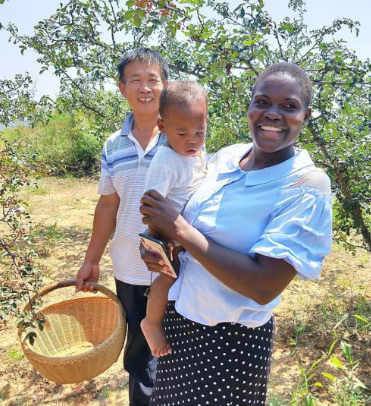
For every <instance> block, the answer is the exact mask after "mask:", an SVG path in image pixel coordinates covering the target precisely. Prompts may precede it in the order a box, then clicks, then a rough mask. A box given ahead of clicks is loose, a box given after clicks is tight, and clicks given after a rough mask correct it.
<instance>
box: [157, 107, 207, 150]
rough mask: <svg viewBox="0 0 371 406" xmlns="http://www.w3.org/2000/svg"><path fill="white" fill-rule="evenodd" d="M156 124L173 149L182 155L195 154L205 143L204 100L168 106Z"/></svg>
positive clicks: (205, 114)
mask: <svg viewBox="0 0 371 406" xmlns="http://www.w3.org/2000/svg"><path fill="white" fill-rule="evenodd" d="M158 126H159V128H160V130H161V132H162V133H163V134H165V135H166V136H167V141H168V143H169V145H170V147H171V148H172V149H173V150H174V151H176V152H177V153H178V154H180V155H183V156H197V155H198V154H199V151H200V150H201V148H202V146H203V145H204V143H205V136H206V130H207V105H206V100H200V101H196V102H193V103H185V104H178V105H173V106H168V107H167V108H166V110H165V114H164V117H163V118H161V119H159V120H158Z"/></svg>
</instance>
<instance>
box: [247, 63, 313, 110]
mask: <svg viewBox="0 0 371 406" xmlns="http://www.w3.org/2000/svg"><path fill="white" fill-rule="evenodd" d="M273 75H288V76H291V77H292V78H293V79H295V80H296V81H297V82H298V83H299V84H300V86H301V88H302V90H303V96H304V103H305V108H308V107H309V105H310V101H311V98H312V84H311V81H310V79H309V76H308V74H307V72H305V70H304V69H302V68H301V67H300V66H299V65H296V64H294V63H291V62H279V63H275V64H273V65H271V66H268V68H266V69H265V70H264V71H263V72H262V73H261V74H260V75H259V76H258V78H257V79H256V81H255V83H254V86H253V89H252V94H253V95H254V93H255V89H256V87H257V85H258V84H259V83H260V82H261V81H262V80H264V79H265V78H267V77H268V76H273Z"/></svg>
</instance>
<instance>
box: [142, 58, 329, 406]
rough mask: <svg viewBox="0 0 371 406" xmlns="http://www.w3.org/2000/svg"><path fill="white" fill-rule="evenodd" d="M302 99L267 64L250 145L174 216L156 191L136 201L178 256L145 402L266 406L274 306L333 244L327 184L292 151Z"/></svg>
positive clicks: (282, 70) (292, 81)
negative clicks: (165, 352) (165, 348)
mask: <svg viewBox="0 0 371 406" xmlns="http://www.w3.org/2000/svg"><path fill="white" fill-rule="evenodd" d="M310 98H311V84H310V80H309V78H308V76H307V74H306V73H305V72H304V71H303V70H302V69H301V68H300V67H298V66H296V65H294V64H290V63H280V64H275V65H272V66H270V67H269V68H267V69H266V70H265V71H264V72H263V73H262V74H261V75H260V76H259V77H258V79H257V81H256V83H255V85H254V87H253V95H252V102H251V105H250V106H249V110H248V119H249V128H250V132H251V135H252V138H253V143H252V144H238V145H234V146H231V147H227V148H224V149H222V150H221V151H219V152H218V153H217V154H216V155H215V156H214V157H213V158H212V159H211V161H210V162H209V169H208V174H207V176H206V179H205V181H204V182H203V184H202V185H201V187H200V188H199V189H198V191H197V192H196V193H195V195H194V196H193V197H192V198H191V200H190V201H189V203H188V205H187V207H186V209H185V211H184V214H183V217H182V216H180V215H179V214H178V213H176V211H175V210H173V209H172V207H171V205H169V204H168V202H167V201H166V199H163V198H162V197H161V196H160V195H159V194H157V193H156V192H154V191H150V192H148V193H147V194H146V195H145V196H144V197H143V199H142V206H141V209H140V210H141V213H142V215H143V223H144V224H147V225H149V226H150V227H152V228H154V229H156V230H158V231H159V232H160V233H161V234H163V235H166V236H167V237H168V238H169V239H172V240H176V241H178V242H179V243H180V244H181V245H182V246H183V247H184V249H185V252H183V253H181V254H180V262H181V268H180V276H179V278H178V280H177V281H176V283H175V284H174V285H173V287H172V289H171V291H170V293H169V300H170V302H169V307H168V311H167V316H166V320H165V329H166V333H167V337H168V339H169V341H170V343H171V346H172V348H173V353H172V354H171V355H169V356H166V357H164V358H163V359H161V360H160V361H159V365H158V370H157V377H156V384H155V389H154V392H153V394H152V398H151V405H153V406H154V405H156V406H160V405H188V406H191V405H192V406H196V405H200V406H205V405H209V404H210V405H214V406H217V405H221V406H227V405H230V406H232V405H233V406H240V405H241V406H242V405H251V404H260V405H264V404H265V401H266V392H267V383H268V376H269V369H270V361H271V351H272V343H273V335H274V317H273V309H274V308H275V307H276V306H277V305H278V303H279V301H280V294H281V292H282V291H283V290H284V289H285V288H286V286H287V285H288V284H289V283H290V281H291V280H292V279H293V278H294V277H295V276H296V275H297V276H299V277H300V278H302V279H305V280H306V279H311V278H318V277H319V273H320V270H321V266H322V262H323V259H324V257H325V256H326V255H327V254H328V253H329V252H330V246H331V200H332V199H331V192H330V185H329V180H328V177H327V176H326V174H325V173H324V172H323V171H322V170H320V169H318V168H316V167H315V165H314V163H313V162H312V160H311V158H310V157H309V155H308V153H307V152H306V151H301V150H298V149H296V148H294V146H293V144H294V143H295V141H296V139H297V137H298V136H299V133H300V130H301V127H302V125H303V124H304V123H306V122H307V121H308V119H309V117H310V114H311V109H310V108H309V104H310ZM142 258H143V260H144V261H145V262H146V263H147V267H148V269H149V270H151V271H160V270H161V268H163V267H164V265H163V263H162V262H161V260H159V259H158V258H154V257H151V256H150V255H147V254H146V253H142Z"/></svg>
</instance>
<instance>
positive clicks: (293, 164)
mask: <svg viewBox="0 0 371 406" xmlns="http://www.w3.org/2000/svg"><path fill="white" fill-rule="evenodd" d="M308 166H314V163H313V161H312V159H311V157H310V156H309V153H308V151H305V150H300V149H297V148H295V155H294V156H293V157H291V158H290V159H287V160H286V161H283V162H281V163H280V164H277V165H274V166H270V167H268V168H264V169H260V170H258V171H249V172H246V177H245V186H254V185H261V184H264V183H270V182H274V181H276V180H279V179H282V178H285V177H287V176H290V175H292V174H293V173H295V172H298V171H300V170H301V169H303V168H305V167H308Z"/></svg>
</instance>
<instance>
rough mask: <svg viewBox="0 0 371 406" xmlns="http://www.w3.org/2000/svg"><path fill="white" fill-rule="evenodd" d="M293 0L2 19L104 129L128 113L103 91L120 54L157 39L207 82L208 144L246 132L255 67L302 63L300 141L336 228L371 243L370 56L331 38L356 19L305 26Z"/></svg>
mask: <svg viewBox="0 0 371 406" xmlns="http://www.w3.org/2000/svg"><path fill="white" fill-rule="evenodd" d="M289 7H291V8H292V10H293V11H294V12H295V15H294V17H293V18H289V17H286V18H284V19H283V20H282V21H274V20H273V19H272V17H271V16H270V15H269V14H268V13H267V11H266V10H265V6H264V2H263V1H261V0H259V1H257V0H254V1H253V0H245V1H243V2H241V4H239V5H238V6H237V7H235V8H234V9H232V8H231V7H230V6H229V4H228V2H220V1H217V0H182V1H181V2H177V1H173V2H170V1H166V0H158V1H148V0H140V1H139V0H135V1H127V2H126V3H122V2H120V1H118V0H102V1H99V2H98V1H91V2H88V3H87V2H85V1H82V0H73V1H72V0H71V1H69V2H68V3H67V4H65V5H61V6H60V7H59V8H58V9H57V10H56V12H55V13H54V15H52V16H51V17H50V18H49V19H47V20H43V21H41V22H39V24H37V25H36V27H35V33H34V35H32V36H25V35H21V34H20V33H19V31H18V29H17V27H15V26H14V25H13V24H10V25H9V26H8V27H6V28H5V29H6V30H7V31H8V32H9V34H10V37H11V39H12V40H13V41H14V42H16V43H18V45H19V47H20V48H21V50H24V49H27V48H31V49H34V50H35V51H36V52H37V53H38V55H39V58H38V60H39V62H40V63H41V65H42V70H45V69H54V72H55V74H56V75H58V76H59V77H60V78H61V83H62V94H63V99H67V101H68V102H67V104H70V105H71V106H72V109H77V110H78V109H81V108H82V109H84V110H85V111H90V112H91V114H92V115H93V116H94V117H95V120H96V123H97V126H98V127H99V128H100V129H102V131H100V133H101V134H103V133H105V130H106V129H107V130H108V127H109V128H110V129H113V128H114V127H115V126H114V123H117V122H118V121H120V120H121V119H122V117H123V114H122V113H123V111H124V108H123V105H122V103H120V101H119V95H118V93H116V95H115V97H110V98H106V99H104V98H103V100H102V91H103V89H104V86H105V85H107V83H111V85H116V80H117V79H116V73H115V70H116V64H117V62H118V60H119V59H120V58H121V56H122V54H123V53H124V52H126V51H127V50H130V49H132V48H133V47H137V46H139V45H151V44H153V43H154V40H155V41H156V43H157V44H158V46H157V47H154V48H157V49H159V51H160V52H161V53H162V54H163V55H164V56H165V57H166V58H167V59H168V61H169V62H170V67H171V70H172V77H173V78H182V77H193V78H196V79H197V80H198V81H199V82H200V83H202V84H203V85H204V86H205V87H206V88H207V89H208V94H209V106H210V131H209V133H210V136H209V139H208V141H207V143H208V149H209V151H211V152H212V151H214V150H217V149H219V148H220V147H222V146H225V145H228V144H231V143H234V142H240V141H244V142H245V141H246V140H248V139H249V133H248V127H247V121H246V120H247V118H246V111H247V105H248V103H249V100H250V96H251V87H252V84H253V82H254V80H255V79H256V77H257V75H258V74H259V72H261V71H262V70H263V69H264V68H265V67H266V66H268V65H270V64H272V63H274V62H277V61H292V62H295V63H297V64H299V65H300V66H302V67H303V68H305V69H306V70H307V71H308V72H309V74H310V75H311V78H312V81H313V85H314V95H313V102H312V106H313V112H314V115H313V116H314V118H313V119H312V121H311V122H310V124H309V126H308V127H307V128H306V129H305V130H304V131H303V136H302V138H301V140H300V144H301V145H302V146H304V147H305V148H307V149H309V150H310V152H311V154H312V156H313V157H314V159H315V161H316V163H317V164H318V165H319V166H322V167H324V168H326V170H327V172H328V173H329V175H330V176H331V178H332V181H333V187H334V192H335V194H336V198H337V202H338V203H337V204H338V207H337V213H338V214H339V217H340V220H339V221H336V222H335V226H336V233H335V236H336V238H337V239H340V240H341V241H343V242H344V243H348V236H349V235H351V234H352V232H353V230H355V232H356V233H358V234H360V235H361V237H362V241H361V244H362V245H363V246H364V247H365V248H367V249H368V250H371V232H370V222H369V221H368V220H367V219H368V218H369V216H370V215H371V213H370V204H371V183H370V173H371V168H370V162H371V154H370V149H371V143H370V127H369V123H370V119H371V107H370V105H371V100H370V96H369V95H370V92H371V79H370V77H371V75H370V71H371V67H370V66H371V65H370V61H369V60H366V61H361V60H359V59H358V58H357V56H356V55H355V53H354V52H353V51H351V50H349V49H348V47H347V44H346V43H345V42H344V41H342V40H338V39H335V38H334V35H335V34H337V33H339V32H340V31H341V30H342V29H343V28H346V29H350V30H351V31H352V32H355V34H356V35H357V34H358V30H359V24H358V23H356V22H354V21H352V20H350V19H347V18H342V19H338V20H335V21H334V22H333V23H332V24H331V25H329V26H325V27H322V28H320V29H317V30H313V31H309V30H308V28H307V26H306V25H305V13H306V10H305V2H304V1H303V0H291V1H289ZM210 12H212V15H213V17H212V18H210V17H209V15H210ZM105 33H108V35H107V34H105ZM155 36H156V37H155ZM71 69H73V70H74V71H75V72H76V75H74V76H73V77H72V76H71V74H70V72H71ZM61 104H63V103H61ZM64 108H66V106H64ZM64 111H68V109H67V110H66V109H65V110H64ZM105 123H108V124H106V127H104V126H105ZM95 134H97V132H96V133H95Z"/></svg>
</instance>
